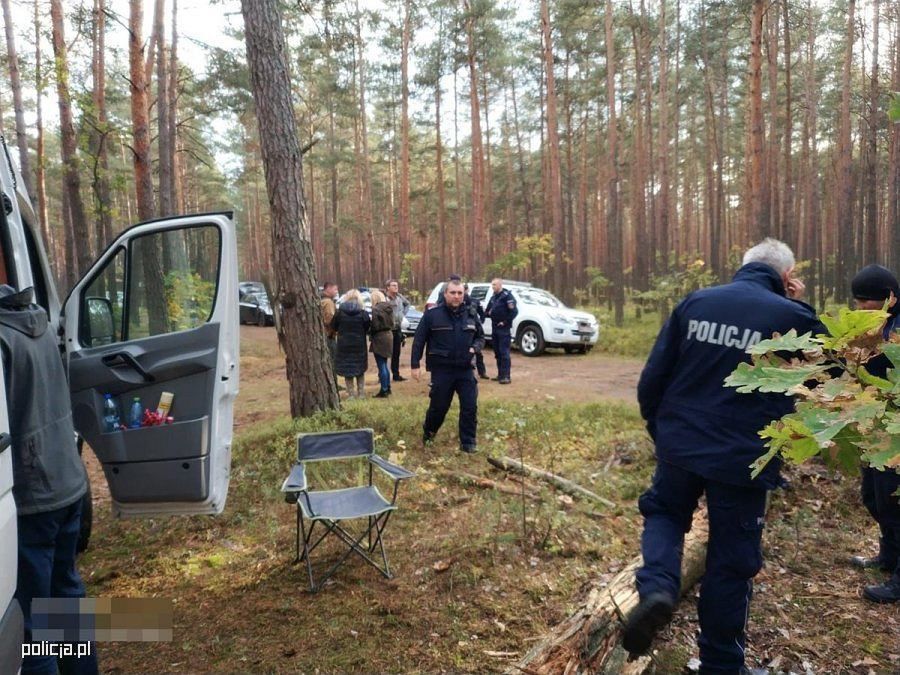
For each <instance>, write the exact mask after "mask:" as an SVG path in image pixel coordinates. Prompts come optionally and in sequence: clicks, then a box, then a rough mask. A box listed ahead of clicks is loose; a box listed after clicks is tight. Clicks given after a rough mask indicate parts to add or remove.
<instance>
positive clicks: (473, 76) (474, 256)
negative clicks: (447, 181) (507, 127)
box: [463, 0, 485, 274]
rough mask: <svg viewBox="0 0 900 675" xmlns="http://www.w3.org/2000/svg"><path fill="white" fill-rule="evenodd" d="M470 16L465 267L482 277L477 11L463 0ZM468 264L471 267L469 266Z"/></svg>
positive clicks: (467, 16)
mask: <svg viewBox="0 0 900 675" xmlns="http://www.w3.org/2000/svg"><path fill="white" fill-rule="evenodd" d="M463 11H464V12H465V13H466V64H467V65H468V68H469V105H470V107H471V118H472V135H471V141H472V224H471V230H470V231H469V233H468V236H467V237H466V241H467V246H466V247H465V257H464V258H463V265H464V266H466V267H467V269H470V270H472V272H473V273H475V274H479V273H480V272H481V268H482V266H483V264H484V259H483V254H482V252H483V250H484V248H483V244H484V241H485V239H484V150H483V148H482V140H481V105H480V102H479V99H478V62H477V60H476V49H475V19H476V17H475V9H474V8H473V7H472V4H471V3H470V2H469V0H463ZM467 263H468V264H467Z"/></svg>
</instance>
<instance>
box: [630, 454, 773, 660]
mask: <svg viewBox="0 0 900 675" xmlns="http://www.w3.org/2000/svg"><path fill="white" fill-rule="evenodd" d="M704 492H705V493H706V503H707V508H708V511H709V545H708V547H707V551H706V574H705V575H704V577H703V581H702V583H701V586H700V602H699V604H698V613H699V616H700V639H699V645H700V663H701V666H700V671H701V673H725V672H728V673H736V672H737V671H738V670H739V669H740V667H741V666H742V665H743V664H744V644H745V639H746V636H745V629H746V622H747V612H748V610H749V607H750V597H751V595H752V592H753V581H752V579H753V577H754V576H756V573H757V572H759V570H760V568H761V567H762V546H761V540H762V530H763V521H764V516H765V504H766V491H765V490H763V489H758V488H749V487H740V486H736V485H728V484H726V483H720V482H718V481H713V480H708V479H706V478H703V477H702V476H699V475H698V474H695V473H692V472H690V471H686V470H685V469H682V468H680V467H677V466H675V465H673V464H669V463H667V462H662V461H660V462H659V463H658V465H657V467H656V473H655V474H654V476H653V484H652V485H651V486H650V489H649V490H647V492H645V493H644V494H643V495H641V498H640V501H639V502H638V504H639V506H640V510H641V514H642V515H643V516H644V532H643V535H642V536H641V554H642V555H643V558H644V565H643V567H641V568H640V570H638V572H637V574H636V578H637V587H638V593H639V594H640V596H641V598H642V599H643V598H645V597H647V596H648V595H650V594H651V593H656V592H662V593H667V594H668V595H669V596H670V597H671V598H672V599H673V601H674V600H675V599H677V598H678V596H679V589H680V586H681V558H682V553H683V551H684V535H685V533H686V532H688V531H689V530H690V527H691V520H692V517H693V513H694V510H695V509H696V508H697V500H698V499H699V498H700V495H702V494H703V493H704Z"/></svg>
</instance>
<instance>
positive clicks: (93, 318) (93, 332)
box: [84, 296, 116, 347]
mask: <svg viewBox="0 0 900 675" xmlns="http://www.w3.org/2000/svg"><path fill="white" fill-rule="evenodd" d="M85 305H86V309H87V311H86V312H85V313H84V315H85V317H86V318H87V325H86V326H85V328H86V329H87V330H86V331H85V333H86V335H85V338H86V340H85V342H86V343H87V345H88V346H90V347H100V346H102V345H108V344H112V342H113V339H114V337H115V333H116V330H115V321H114V320H113V309H112V303H111V302H110V301H109V299H107V298H101V297H96V296H92V297H87V298H85Z"/></svg>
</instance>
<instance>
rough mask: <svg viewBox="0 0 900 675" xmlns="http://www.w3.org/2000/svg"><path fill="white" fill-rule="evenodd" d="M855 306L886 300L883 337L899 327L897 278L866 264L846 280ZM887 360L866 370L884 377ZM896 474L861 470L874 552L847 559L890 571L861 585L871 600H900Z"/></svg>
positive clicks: (899, 502)
mask: <svg viewBox="0 0 900 675" xmlns="http://www.w3.org/2000/svg"><path fill="white" fill-rule="evenodd" d="M850 288H851V291H852V293H853V299H854V300H855V301H856V307H857V309H881V308H882V307H884V303H885V302H887V303H888V314H889V316H888V319H887V321H886V322H885V326H884V333H883V337H884V339H885V340H887V339H888V338H889V337H890V335H891V333H892V332H893V331H896V330H900V305H898V303H897V298H898V297H900V286H898V283H897V277H895V276H894V275H893V273H892V272H891V271H890V270H889V269H887V268H885V267H882V266H881V265H868V266H866V267H864V268H863V269H861V270H860V271H859V273H858V274H857V275H856V276H855V277H853V281H852V282H851V283H850ZM888 368H893V365H892V364H891V362H890V360H889V359H888V358H887V357H886V356H884V355H883V354H882V355H881V356H877V357H875V358H873V359H869V360H868V361H866V370H867V371H869V372H870V373H871V374H872V375H876V376H878V377H887V370H888ZM898 490H900V473H897V471H893V470H891V469H886V470H884V471H878V470H877V469H873V468H871V467H868V466H866V467H863V469H862V501H863V504H864V505H865V507H866V509H867V510H868V511H869V513H870V514H872V517H873V518H874V519H875V522H877V523H878V526H879V528H880V529H881V538H880V540H879V547H878V555H877V556H875V557H873V558H867V557H865V556H854V557H853V558H851V559H850V562H851V563H852V564H853V565H855V566H857V567H861V568H863V569H868V568H878V569H881V570H884V571H885V572H890V573H891V577H890V579H888V580H887V581H886V582H885V583H883V584H875V585H871V586H866V587H865V588H863V597H864V598H866V599H867V600H871V601H873V602H900V498H898V497H897V491H898Z"/></svg>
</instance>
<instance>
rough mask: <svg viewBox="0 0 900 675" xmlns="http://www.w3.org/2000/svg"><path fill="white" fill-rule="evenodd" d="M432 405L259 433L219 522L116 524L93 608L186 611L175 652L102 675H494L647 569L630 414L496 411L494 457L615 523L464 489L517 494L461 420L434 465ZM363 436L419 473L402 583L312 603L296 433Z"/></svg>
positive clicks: (643, 455)
mask: <svg viewBox="0 0 900 675" xmlns="http://www.w3.org/2000/svg"><path fill="white" fill-rule="evenodd" d="M425 406H426V401H424V400H420V399H409V400H403V399H398V400H397V401H395V402H392V405H391V406H373V405H369V404H367V402H366V401H361V402H358V401H353V402H350V403H349V404H347V405H345V407H344V410H342V411H340V412H327V413H320V414H318V415H315V416H313V417H310V418H305V419H300V420H288V419H282V420H279V421H276V422H274V423H271V424H267V425H265V427H256V428H253V429H249V430H248V431H247V432H245V433H242V434H240V435H239V436H238V438H237V441H236V443H235V446H234V450H233V468H232V482H231V488H230V492H229V501H228V505H227V508H226V510H225V512H224V514H222V516H219V517H217V518H190V519H188V518H165V519H156V520H150V521H113V520H112V519H111V518H110V516H109V514H108V512H106V511H105V510H101V512H100V513H98V522H97V526H96V538H95V540H94V542H93V544H92V548H91V551H90V552H89V553H88V554H87V555H86V557H85V558H84V559H83V561H82V569H83V571H84V572H85V576H86V579H87V582H88V584H89V594H91V595H93V596H106V597H109V596H115V597H122V596H125V597H140V596H148V595H152V596H157V597H172V598H174V599H175V603H176V604H175V607H176V631H175V640H174V641H173V642H172V643H170V644H157V645H152V646H148V645H138V644H124V643H123V644H109V645H103V646H102V647H103V649H102V650H101V658H102V659H103V663H104V668H106V669H115V668H120V669H123V670H140V671H142V672H166V671H171V670H179V669H184V668H189V669H198V668H199V669H201V670H222V669H224V670H229V671H234V670H235V669H237V670H252V671H259V670H262V671H282V670H293V671H296V670H303V671H311V670H315V669H318V670H320V671H322V672H336V671H341V672H344V671H360V670H365V671H377V672H385V671H391V672H396V671H403V672H408V671H410V670H412V671H437V670H442V669H446V668H447V667H448V664H450V667H452V668H453V669H455V670H464V671H476V670H482V669H483V668H484V667H485V660H484V659H485V656H484V653H483V652H484V651H486V650H487V651H500V652H502V651H518V650H520V649H522V648H523V647H524V646H525V645H526V644H527V638H528V637H530V636H533V635H535V634H538V633H540V632H542V631H543V630H545V629H546V628H547V627H548V626H549V625H552V624H553V623H555V622H556V621H558V620H559V619H560V618H562V617H563V616H564V615H565V614H566V613H567V611H568V609H569V605H570V603H571V602H572V601H573V599H574V597H575V596H577V593H578V589H579V588H580V587H581V585H582V584H583V583H584V582H585V580H587V579H588V578H592V577H594V576H595V575H596V573H597V572H605V571H606V570H607V569H611V568H617V567H618V566H621V565H622V564H623V562H624V561H625V560H626V559H627V558H628V557H630V556H631V555H633V554H634V550H635V542H636V537H637V531H638V526H639V522H638V517H637V510H636V508H635V506H634V503H633V501H632V498H631V497H625V495H626V494H628V495H633V494H636V493H637V491H638V488H637V486H638V485H645V484H646V483H647V481H648V480H649V473H650V470H651V463H650V462H649V457H650V452H651V451H650V445H649V442H648V441H647V440H646V438H645V437H644V435H643V432H642V425H641V423H640V420H639V418H638V415H637V413H636V411H635V410H634V408H633V406H628V405H623V404H597V403H593V404H562V405H555V406H554V407H552V408H548V407H546V406H545V407H541V408H540V409H538V408H537V407H536V406H529V405H522V404H515V403H502V404H499V403H495V404H492V405H488V406H484V408H483V410H482V414H481V419H480V429H479V438H480V439H482V455H483V454H484V453H494V454H506V455H512V456H519V455H522V456H523V457H524V459H525V461H526V462H529V463H532V464H535V465H537V466H540V467H542V468H546V469H548V470H551V471H555V472H556V473H559V474H562V475H565V476H566V477H567V478H570V479H571V480H574V481H575V482H578V483H580V484H582V485H584V486H586V487H588V488H589V489H591V490H593V491H595V492H597V493H599V494H602V495H604V496H605V497H607V498H609V499H611V500H613V501H614V502H616V504H617V508H616V509H614V510H613V511H612V512H606V513H599V512H594V510H593V508H592V507H591V506H589V505H585V504H582V503H579V501H578V500H574V501H573V500H569V499H567V498H563V499H561V497H562V495H560V494H558V493H557V492H556V491H554V490H553V489H551V488H549V487H547V486H544V485H538V484H530V485H529V489H530V490H534V491H536V492H537V493H538V494H539V495H540V499H539V500H538V501H535V500H530V499H529V500H526V501H525V502H524V504H523V501H522V500H521V499H519V498H518V496H517V495H515V494H512V495H510V494H505V493H500V492H497V491H495V490H490V489H483V488H479V487H475V486H472V485H464V484H462V483H460V482H458V481H456V480H453V478H452V475H453V474H456V473H460V472H465V473H471V474H475V475H483V476H485V477H489V478H490V479H492V480H496V481H501V482H504V481H505V478H504V476H503V474H502V473H501V472H498V471H495V470H493V469H491V468H490V467H489V465H488V464H487V462H486V461H485V459H484V457H483V456H474V457H473V456H469V455H464V454H463V453H461V452H459V451H458V444H459V443H458V438H457V436H456V431H455V420H456V415H457V410H456V407H455V406H454V408H453V409H451V412H450V414H449V415H448V419H447V423H446V424H445V426H444V428H443V429H442V430H441V432H440V433H439V435H438V437H437V443H436V444H435V445H434V446H433V447H431V448H428V449H427V450H426V449H423V448H422V447H421V443H420V437H421V421H422V419H423V418H424V413H425ZM356 427H372V428H373V429H374V430H375V432H376V446H377V450H378V452H379V453H380V454H382V455H384V456H390V457H392V458H393V459H395V460H396V461H398V462H400V463H401V464H403V465H404V466H406V467H407V468H410V469H414V470H415V471H416V472H417V477H416V478H415V479H413V480H412V481H410V482H408V483H407V484H405V485H404V486H403V488H401V493H400V500H399V501H400V505H401V509H400V511H399V512H398V513H397V515H396V516H395V518H394V520H393V521H392V523H391V526H390V528H389V529H388V534H387V547H388V553H389V555H390V557H391V565H392V568H393V569H394V571H395V574H396V577H395V579H393V580H390V581H387V580H384V579H382V578H381V577H379V576H378V575H377V573H375V572H374V571H373V570H371V569H369V568H368V567H366V566H364V565H362V564H361V563H357V562H350V563H349V564H348V565H346V566H345V567H344V568H343V569H342V570H341V571H340V572H339V573H338V574H337V576H336V577H335V581H334V583H333V585H331V586H328V587H326V589H325V590H323V591H322V592H320V593H318V594H316V595H310V594H307V593H306V592H305V591H304V589H305V584H306V577H305V570H304V569H303V567H302V566H295V565H291V564H290V560H291V558H292V555H293V528H294V517H295V516H294V510H293V508H292V507H290V506H288V505H286V504H284V502H283V500H282V498H281V494H280V492H279V487H280V484H281V480H282V479H283V478H284V476H285V475H287V472H288V471H289V468H290V466H291V464H292V463H293V461H294V458H295V456H296V450H295V436H296V434H297V433H299V432H301V431H322V430H334V429H342V428H356ZM355 470H356V469H354V468H352V467H350V468H348V469H347V472H348V473H347V474H346V476H349V477H355V475H356V474H355V473H354V471H355ZM341 477H342V474H341V472H340V471H335V472H333V473H330V474H328V475H322V476H321V478H322V479H323V480H337V479H339V478H341ZM506 482H507V484H508V485H509V486H511V487H516V486H517V485H518V484H517V483H515V482H512V481H506ZM523 522H524V523H525V525H524V527H523ZM116 542H119V543H118V544H116ZM337 551H338V549H337V548H334V549H328V550H326V551H324V553H323V557H317V558H314V561H316V560H317V559H318V561H323V560H325V559H327V558H328V556H329V555H332V554H336V553H337ZM316 553H317V554H319V553H322V552H320V551H318V550H317V551H316ZM299 617H302V622H301V621H299V620H298V619H299ZM301 624H302V625H303V626H304V628H303V629H302V631H301V629H300V625H301ZM308 635H318V636H320V638H319V639H318V640H317V641H316V644H317V647H316V649H315V650H312V649H309V648H306V649H304V648H300V647H299V646H298V645H300V644H305V645H309V644H310V643H309V641H308V640H307V639H306V638H304V637H303V636H308ZM261 644H265V645H266V649H265V650H261V649H260V648H259V645H261ZM385 644H390V645H391V648H390V649H384V648H383V646H384V645H385ZM186 649H189V650H190V653H191V660H190V664H188V663H186V662H185V661H184V659H185V650H186ZM174 664H181V665H178V666H176V665H174ZM200 664H203V665H202V666H201V665H200ZM497 665H498V666H499V665H501V664H497Z"/></svg>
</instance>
